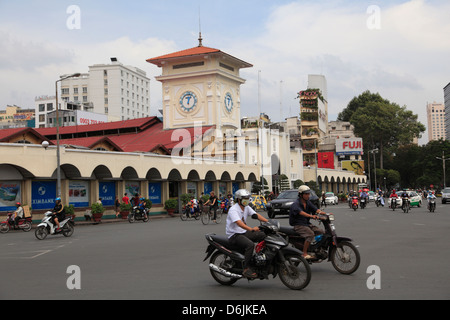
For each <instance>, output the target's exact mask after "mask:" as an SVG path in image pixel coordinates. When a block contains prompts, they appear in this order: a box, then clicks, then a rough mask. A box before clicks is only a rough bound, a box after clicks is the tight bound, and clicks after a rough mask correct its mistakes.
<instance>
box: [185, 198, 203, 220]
mask: <svg viewBox="0 0 450 320" xmlns="http://www.w3.org/2000/svg"><path fill="white" fill-rule="evenodd" d="M201 213H202V212H201V209H200V205H197V207H195V205H194V203H192V202H188V204H186V206H184V208H183V211H182V212H181V214H180V219H181V220H183V221H186V220H187V219H189V218H194V219H195V220H198V219H200V216H201Z"/></svg>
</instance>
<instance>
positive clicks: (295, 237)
mask: <svg viewBox="0 0 450 320" xmlns="http://www.w3.org/2000/svg"><path fill="white" fill-rule="evenodd" d="M319 221H320V222H321V223H323V225H324V227H325V233H324V234H323V235H318V236H316V237H315V238H314V241H313V242H312V243H310V245H309V248H308V253H309V255H311V256H312V258H311V259H309V260H308V262H309V263H320V262H322V261H324V260H327V261H331V264H332V265H333V267H334V269H336V271H338V272H340V273H342V274H352V273H354V272H355V271H356V270H358V268H359V264H360V262H361V257H360V255H359V251H358V249H357V247H356V246H355V245H353V243H352V239H350V238H347V237H338V236H337V234H336V228H335V226H334V224H333V221H334V215H332V214H330V213H326V214H325V215H322V218H321V220H319ZM280 232H281V233H282V234H283V235H284V237H285V238H286V239H287V240H288V241H289V243H290V244H292V245H293V246H294V247H295V248H297V249H299V250H300V251H303V245H304V243H305V239H304V238H303V237H301V236H300V235H299V234H298V233H297V232H295V230H294V228H293V227H281V228H280Z"/></svg>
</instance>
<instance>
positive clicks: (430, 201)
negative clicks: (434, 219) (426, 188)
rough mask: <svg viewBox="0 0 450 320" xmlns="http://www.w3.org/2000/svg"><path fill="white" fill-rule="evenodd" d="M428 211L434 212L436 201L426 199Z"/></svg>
mask: <svg viewBox="0 0 450 320" xmlns="http://www.w3.org/2000/svg"><path fill="white" fill-rule="evenodd" d="M428 210H430V212H434V210H436V199H434V198H432V199H428Z"/></svg>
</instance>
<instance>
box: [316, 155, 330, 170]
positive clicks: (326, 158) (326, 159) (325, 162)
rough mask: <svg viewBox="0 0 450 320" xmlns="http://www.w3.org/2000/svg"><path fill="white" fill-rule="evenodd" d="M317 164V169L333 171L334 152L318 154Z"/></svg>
mask: <svg viewBox="0 0 450 320" xmlns="http://www.w3.org/2000/svg"><path fill="white" fill-rule="evenodd" d="M317 162H318V168H324V169H334V152H319V153H318V154H317Z"/></svg>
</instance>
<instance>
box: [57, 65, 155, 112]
mask: <svg viewBox="0 0 450 320" xmlns="http://www.w3.org/2000/svg"><path fill="white" fill-rule="evenodd" d="M63 76H65V75H63ZM63 76H62V77H63ZM61 99H62V101H65V102H67V103H71V102H73V103H78V104H79V105H80V106H81V107H80V108H79V109H80V110H85V111H91V112H94V113H98V114H105V115H107V116H108V119H109V121H117V120H128V119H135V118H143V117H148V116H150V79H149V78H147V76H146V72H145V71H143V70H141V69H139V68H136V67H132V66H125V65H123V64H122V63H120V62H119V61H117V59H116V58H111V64H95V65H92V66H89V73H82V74H81V75H80V76H79V77H77V78H69V79H66V80H63V81H61Z"/></svg>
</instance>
